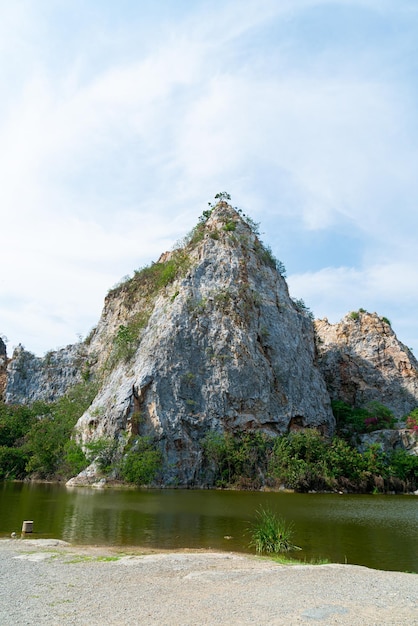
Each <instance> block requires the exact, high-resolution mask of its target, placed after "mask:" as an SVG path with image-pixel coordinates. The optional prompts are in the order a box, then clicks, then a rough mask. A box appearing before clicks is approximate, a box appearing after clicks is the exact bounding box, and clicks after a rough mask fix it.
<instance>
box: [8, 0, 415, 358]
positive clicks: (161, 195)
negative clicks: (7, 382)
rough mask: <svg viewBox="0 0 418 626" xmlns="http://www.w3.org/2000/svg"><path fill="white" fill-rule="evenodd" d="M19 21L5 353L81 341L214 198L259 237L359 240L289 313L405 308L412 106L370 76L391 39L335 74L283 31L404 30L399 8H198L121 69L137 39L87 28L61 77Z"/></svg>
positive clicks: (24, 15) (399, 85)
mask: <svg viewBox="0 0 418 626" xmlns="http://www.w3.org/2000/svg"><path fill="white" fill-rule="evenodd" d="M13 6H15V7H16V8H14V9H10V10H6V9H5V8H4V7H2V8H0V12H1V14H2V15H4V16H5V18H7V19H4V20H0V35H1V33H3V30H4V29H3V28H2V26H1V24H7V29H6V30H7V32H8V33H9V34H7V33H6V34H5V37H6V35H7V37H6V39H4V40H3V47H1V46H0V54H2V55H4V56H5V55H10V51H12V52H15V53H16V55H15V57H14V58H13V63H12V69H13V70H14V71H15V73H16V76H17V78H16V80H15V81H14V82H13V83H10V76H11V74H12V70H8V71H3V73H2V72H1V71H0V85H1V84H3V86H6V87H8V86H9V85H10V88H7V89H6V90H3V91H4V93H7V94H8V96H7V98H6V99H4V100H3V102H2V103H0V108H1V111H2V118H1V121H0V203H1V204H0V206H1V209H0V211H1V224H2V231H3V232H4V233H5V235H4V236H3V242H2V255H4V259H7V268H8V270H7V272H3V274H4V275H3V276H2V277H1V280H0V287H1V291H2V293H3V294H7V298H8V300H9V302H10V303H12V302H14V303H15V304H14V305H13V306H12V304H10V305H9V306H8V305H7V302H6V303H4V304H3V305H2V309H0V310H1V311H2V318H1V320H2V324H5V325H6V326H7V329H5V330H4V332H5V333H6V334H9V335H11V341H12V342H13V343H17V342H18V341H20V340H22V341H24V342H25V343H26V344H27V347H29V348H31V349H33V350H35V351H38V352H39V351H44V350H46V349H48V348H50V347H54V345H56V343H57V344H58V345H62V344H63V343H66V342H69V341H72V340H73V337H74V335H75V333H76V332H87V330H88V329H84V328H83V326H84V325H85V324H86V316H87V317H88V318H89V323H90V319H92V318H94V316H96V317H98V314H99V312H100V307H101V302H102V299H103V296H104V294H105V291H106V289H107V288H109V287H111V286H112V284H113V283H114V282H116V280H118V278H120V277H121V276H122V275H123V274H126V273H129V272H131V271H132V270H133V269H134V268H135V267H138V266H139V265H142V264H143V263H144V262H147V261H149V260H150V259H155V258H156V257H158V255H159V253H160V252H162V251H164V250H165V249H167V248H169V247H170V246H171V244H172V242H173V241H174V240H175V239H177V238H178V237H179V236H181V235H182V234H184V233H185V232H186V231H187V230H188V229H189V228H191V227H192V226H193V225H194V223H195V221H196V219H197V215H198V213H199V212H201V210H203V209H204V208H205V203H206V201H207V200H209V199H211V198H212V197H213V195H214V194H215V193H216V192H218V191H220V190H224V189H226V190H227V191H229V192H230V193H232V195H233V202H237V203H239V204H241V205H244V207H243V208H244V209H245V210H248V211H249V212H250V213H252V214H254V213H255V217H256V219H257V220H260V221H261V222H263V216H267V215H268V216H269V219H270V222H271V219H272V216H276V221H277V228H278V229H280V228H281V223H282V222H283V221H285V220H288V219H292V220H296V221H298V223H299V224H300V230H301V232H303V233H304V235H305V236H306V234H305V232H304V231H315V230H321V229H323V230H328V231H332V229H333V228H334V227H335V228H336V229H337V228H338V227H339V226H340V224H344V225H345V226H346V225H347V224H352V227H353V230H361V231H363V232H364V233H365V234H366V235H367V238H368V246H367V248H366V249H364V250H363V251H362V252H361V253H359V257H360V258H361V259H362V264H361V267H360V268H358V267H357V268H345V269H344V268H325V269H323V270H322V271H321V272H318V273H306V274H303V275H300V276H292V277H291V287H292V289H293V288H294V289H295V291H297V295H298V297H304V298H305V299H306V301H307V302H308V303H310V302H311V297H312V298H316V300H314V302H312V308H313V309H314V311H315V313H317V306H316V305H317V304H318V305H319V309H320V310H322V309H325V305H327V306H330V310H331V311H335V310H340V309H342V312H341V315H342V314H344V312H346V310H348V309H352V308H355V307H356V306H365V308H368V305H367V304H366V305H364V304H362V303H361V302H359V304H358V305H357V301H359V300H361V299H362V298H363V299H367V301H368V302H371V303H373V301H375V302H376V304H379V303H382V304H384V303H385V302H386V301H390V298H394V299H395V298H396V299H397V301H402V302H405V303H408V305H409V304H410V303H411V298H410V296H408V293H407V288H408V284H407V280H408V281H409V280H414V279H416V274H415V272H414V271H412V270H411V269H410V268H411V261H410V256H411V253H410V250H411V247H412V244H413V237H414V233H415V232H416V228H417V227H418V223H417V221H418V218H417V217H416V216H417V215H418V212H417V211H416V208H415V206H414V201H415V200H414V199H415V198H416V197H417V191H418V189H417V185H418V183H417V180H416V175H415V172H416V167H417V131H416V130H415V129H416V107H415V102H414V90H413V89H411V85H410V84H408V81H406V82H405V79H402V78H398V77H397V75H396V72H395V73H393V72H391V71H389V69H390V68H389V69H388V72H386V68H383V69H382V71H379V72H376V68H380V67H381V64H382V58H384V60H385V63H388V62H390V54H388V45H387V43H386V40H385V39H384V38H382V39H381V40H380V43H379V44H373V46H374V47H370V48H369V47H360V48H359V49H358V50H357V49H355V48H354V47H353V46H352V47H350V48H349V49H344V50H343V49H338V53H337V56H336V57H335V55H333V54H334V52H335V50H334V48H333V46H332V42H331V43H330V44H329V46H330V47H329V49H327V50H322V51H320V52H318V51H317V50H316V49H312V51H311V50H310V48H309V42H307V43H306V46H307V47H306V50H304V51H301V50H299V48H298V45H297V42H294V41H293V40H291V39H289V38H288V37H290V35H288V34H287V29H286V28H284V27H283V25H287V24H293V22H294V21H297V19H298V18H299V17H300V16H304V15H305V13H304V11H305V10H306V9H310V12H311V13H312V11H313V10H314V9H315V8H316V7H321V8H322V10H323V11H325V10H326V9H327V8H329V7H332V6H345V7H346V8H349V9H350V8H351V9H352V10H355V8H356V7H357V8H363V9H365V8H369V9H371V10H374V11H379V12H380V14H381V15H383V16H385V15H387V14H389V13H392V14H393V15H394V16H396V17H398V15H399V12H397V11H394V8H393V4H391V3H389V2H383V3H382V2H380V1H379V2H377V0H376V1H373V0H369V1H361V0H358V1H357V2H348V1H344V0H338V1H337V0H335V1H334V2H332V3H329V2H327V3H325V2H323V1H322V0H301V1H292V2H291V1H290V0H288V1H287V2H281V3H277V2H275V1H273V0H271V1H268V0H266V1H263V2H259V3H254V2H252V1H245V2H239V3H238V2H228V3H219V6H216V7H215V8H216V10H212V9H211V7H210V6H209V5H207V4H199V3H197V4H196V7H195V8H194V11H193V12H192V11H191V10H190V12H189V11H188V12H187V13H186V17H185V18H183V19H182V20H181V21H175V20H174V21H173V22H172V23H171V24H169V23H165V24H164V28H162V29H161V30H158V28H157V26H158V25H156V24H155V23H151V24H150V25H149V26H150V31H152V29H153V28H154V29H155V35H154V37H152V36H149V38H148V39H147V45H146V46H140V45H138V49H137V50H135V47H133V48H132V46H131V48H130V49H129V50H130V56H129V58H128V57H127V56H126V54H127V52H126V49H124V48H123V41H124V39H125V38H126V39H130V40H131V41H132V40H134V28H133V27H131V25H130V24H128V23H126V24H123V26H122V27H119V29H118V31H117V32H115V33H113V32H111V31H105V32H100V28H104V27H103V25H102V26H101V27H100V28H99V27H98V26H97V25H96V24H94V25H93V24H92V26H91V36H92V38H93V41H92V43H91V44H90V45H91V48H90V49H89V50H88V51H87V50H86V48H85V47H83V45H84V46H85V39H82V40H81V43H80V46H77V45H76V43H77V41H76V34H73V40H72V46H73V48H74V50H77V54H76V56H74V58H73V59H72V60H71V59H66V60H65V63H64V61H63V60H62V59H60V58H59V56H58V58H57V59H54V67H53V68H52V61H51V58H49V56H48V55H50V54H51V51H50V50H49V49H48V54H47V53H46V49H47V48H46V46H47V34H48V28H52V23H49V22H48V19H52V18H50V17H49V18H42V17H41V14H40V12H39V11H38V10H37V9H36V7H33V5H31V4H30V3H19V2H17V3H16V5H15V3H13ZM47 6H48V8H49V9H50V8H51V6H53V5H51V4H48V3H47ZM397 6H399V7H400V8H402V9H405V10H406V9H411V8H412V5H411V4H410V3H408V2H403V3H400V4H399V5H397ZM80 7H81V5H79V6H78V8H77V10H83V9H82V7H81V8H80ZM45 14H46V15H50V14H49V13H48V12H46V13H45ZM92 15H93V16H94V11H93V13H92ZM45 19H46V21H45ZM11 26H13V27H14V29H15V31H16V32H18V33H19V34H18V35H17V36H16V35H15V36H14V37H11V36H10V32H11V31H10V30H8V29H9V27H11ZM293 26H294V24H293ZM274 27H276V28H277V33H279V34H276V31H275V30H274ZM85 28H86V29H87V26H86V27H85ZM145 28H146V26H144V25H142V29H145ZM87 30H88V29H87ZM152 32H153V34H154V31H152ZM124 34H126V37H124ZM41 35H42V36H41ZM112 37H113V39H112ZM43 38H44V39H45V43H44V42H43ZM0 40H1V37H0ZM151 40H154V45H153V46H152V45H150V41H151ZM96 41H97V42H98V43H99V44H100V45H103V41H107V42H109V41H110V43H109V49H114V50H115V51H116V53H115V55H114V57H113V58H112V61H111V62H109V63H108V64H98V65H97V66H94V55H92V54H91V49H92V48H93V47H94V46H93V43H95V42H96ZM4 42H6V43H4ZM115 42H116V43H115ZM62 43H63V46H64V45H65V42H64V41H63V42H62ZM81 44H83V45H81ZM43 45H45V49H44V48H43ZM112 46H113V48H112ZM122 48H123V50H122ZM118 51H119V54H117V52H118ZM389 52H390V50H389ZM10 56H12V57H13V55H10ZM388 59H389V61H388ZM406 62H408V60H406ZM3 68H4V66H3ZM60 69H61V71H60ZM392 69H393V68H392ZM395 69H396V68H395ZM261 181H262V182H261ZM262 226H263V224H262ZM269 235H270V236H271V233H269ZM269 235H268V237H269ZM336 236H341V235H336ZM268 237H267V238H268ZM405 242H408V243H409V246H406V245H405ZM295 245H297V242H295ZM395 259H396V260H397V263H398V264H399V265H398V266H397V265H396V263H395ZM283 260H284V262H286V259H283ZM306 265H307V266H309V260H308V259H307V260H306ZM3 267H5V263H4V262H3ZM365 267H368V268H369V269H366V270H364V269H363V268H365ZM399 273H400V274H401V276H402V278H401V279H399ZM409 284H413V283H409ZM415 284H416V282H415ZM313 287H315V289H314V290H313ZM385 289H386V300H385ZM336 292H337V293H338V302H339V303H340V304H339V305H338V306H336V304H335V302H336V300H335V297H334V296H335V293H336ZM315 294H316V295H315ZM318 294H320V296H319V295H318ZM388 294H390V295H388ZM319 298H320V299H319ZM373 298H375V300H373ZM417 304H418V303H417ZM372 308H373V304H372ZM324 314H326V313H324ZM383 314H386V312H385V311H383ZM328 315H329V317H331V316H332V313H328ZM43 316H45V317H43ZM397 317H398V319H400V317H399V314H398V313H397ZM401 317H402V316H401ZM42 319H45V320H47V322H46V323H45V324H43V322H42ZM402 319H404V318H403V317H402ZM31 328H32V329H36V330H32V331H31V330H30V329H31ZM8 329H10V330H8ZM0 332H3V329H2V328H0ZM408 332H410V331H408ZM22 335H23V336H22ZM25 336H26V337H28V339H25ZM60 337H62V340H61V339H59V338H60Z"/></svg>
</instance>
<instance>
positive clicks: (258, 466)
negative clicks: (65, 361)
mask: <svg viewBox="0 0 418 626" xmlns="http://www.w3.org/2000/svg"><path fill="white" fill-rule="evenodd" d="M96 391H97V389H96V387H95V385H94V384H93V383H83V384H80V385H77V386H76V387H74V388H73V389H72V390H71V391H70V392H69V393H68V394H67V395H66V396H64V397H63V398H61V399H60V400H59V401H57V402H55V403H53V404H46V403H42V402H35V403H34V404H33V405H31V406H7V405H5V404H0V479H13V478H17V479H22V478H25V477H27V476H32V477H36V478H43V479H45V478H48V479H56V480H63V479H67V478H69V477H71V476H74V475H75V474H77V473H78V472H80V471H81V470H82V469H84V468H85V467H86V466H87V465H88V463H89V462H91V461H92V460H96V461H97V463H98V465H99V467H100V469H101V471H102V472H103V475H109V474H112V476H113V477H115V478H118V479H120V480H122V481H125V482H130V483H134V484H136V485H142V484H150V483H153V481H155V480H158V474H159V471H160V470H161V468H162V467H163V464H164V457H163V454H162V452H161V450H160V449H159V447H158V445H157V443H156V442H154V441H152V440H151V439H150V438H149V437H139V436H138V437H135V438H133V440H132V441H131V442H129V443H128V444H127V446H126V447H125V448H124V449H123V450H122V451H120V450H119V449H118V445H117V442H116V441H114V440H98V441H96V442H93V443H92V444H89V445H88V446H87V447H86V449H85V451H83V450H82V449H81V447H80V446H79V445H78V444H77V443H76V442H75V440H74V439H73V432H74V426H75V423H76V421H77V419H78V418H79V417H80V416H81V415H82V413H83V412H84V411H85V409H86V408H87V407H88V406H89V405H90V403H91V401H92V399H93V397H94V395H95V393H96ZM372 409H373V410H372ZM334 410H335V412H336V417H337V422H338V424H339V429H340V432H341V433H342V435H343V436H336V437H334V438H332V439H331V440H329V439H326V438H324V437H322V436H321V435H320V434H319V433H318V432H317V431H316V430H313V429H305V430H300V431H296V432H291V433H288V434H286V435H283V436H269V435H266V434H264V433H261V432H236V433H234V434H231V433H218V432H210V433H208V434H207V435H206V437H205V438H204V439H203V440H202V451H203V466H202V474H201V482H202V483H203V484H206V485H207V486H215V487H235V488H238V489H260V488H261V487H263V486H268V487H271V488H277V487H279V486H280V485H284V486H285V487H287V488H290V489H295V490H296V491H302V492H306V491H311V490H316V491H323V490H326V491H328V490H330V491H349V492H363V493H364V492H382V493H384V492H388V491H390V492H405V491H413V490H415V489H417V488H418V457H417V456H414V455H411V454H408V453H407V452H406V451H405V450H395V451H392V452H384V451H383V450H382V448H381V447H380V446H379V444H372V445H369V446H368V447H367V448H366V450H365V452H363V453H361V452H359V451H358V450H357V449H356V448H355V447H353V445H352V444H351V443H349V441H348V440H347V439H349V437H348V435H349V434H351V435H352V434H353V433H354V434H355V433H358V432H360V430H362V432H366V431H367V430H368V429H369V424H368V423H367V420H368V419H370V417H367V415H369V416H370V412H372V413H373V419H374V418H376V415H377V416H380V417H381V419H382V420H383V422H384V424H385V425H386V424H387V421H386V419H387V420H390V415H389V414H390V412H388V409H387V408H386V407H382V405H378V404H376V405H375V404H374V405H373V407H370V406H369V407H368V409H367V410H366V409H365V410H364V411H365V412H362V411H360V410H359V409H356V410H355V409H352V408H350V407H348V406H347V405H344V404H343V403H335V405H334ZM413 413H414V412H413ZM365 416H366V417H365ZM360 417H361V419H362V422H361V424H362V426H361V427H360V426H359V424H360ZM376 419H377V418H376ZM380 425H381V424H380V423H379V426H380ZM344 437H345V438H344Z"/></svg>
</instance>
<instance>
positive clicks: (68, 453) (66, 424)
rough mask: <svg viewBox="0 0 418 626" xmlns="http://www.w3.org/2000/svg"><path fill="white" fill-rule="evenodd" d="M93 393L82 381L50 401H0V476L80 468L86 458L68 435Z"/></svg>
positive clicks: (58, 474)
mask: <svg viewBox="0 0 418 626" xmlns="http://www.w3.org/2000/svg"><path fill="white" fill-rule="evenodd" d="M96 393H97V386H96V385H95V384H94V383H92V382H84V383H81V384H79V385H76V386H74V387H73V388H72V389H71V390H69V391H68V393H67V394H66V395H65V396H63V397H62V398H60V399H59V400H58V401H57V402H54V403H50V404H47V403H45V402H35V403H33V404H32V405H31V406H8V405H5V404H1V405H0V446H1V453H0V477H1V478H24V477H25V476H26V475H28V474H30V475H35V476H37V477H38V478H66V477H69V476H71V475H74V473H77V472H78V471H81V469H83V466H84V467H85V466H86V465H87V460H86V459H85V457H84V455H83V452H82V450H81V448H80V447H79V446H77V444H76V443H75V442H71V437H72V434H73V429H74V426H75V424H76V422H77V420H78V418H79V417H81V415H82V414H83V413H84V411H85V410H86V409H87V407H88V406H89V405H90V404H91V402H92V400H93V398H94V396H95V395H96ZM70 442H71V443H70ZM23 463H24V465H23Z"/></svg>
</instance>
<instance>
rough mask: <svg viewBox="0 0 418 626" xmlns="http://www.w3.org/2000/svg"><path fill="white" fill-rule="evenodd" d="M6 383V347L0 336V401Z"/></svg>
mask: <svg viewBox="0 0 418 626" xmlns="http://www.w3.org/2000/svg"><path fill="white" fill-rule="evenodd" d="M6 383H7V348H6V344H5V343H4V341H3V339H2V338H1V337H0V401H1V400H2V399H3V396H4V390H5V388H6Z"/></svg>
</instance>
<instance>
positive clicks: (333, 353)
mask: <svg viewBox="0 0 418 626" xmlns="http://www.w3.org/2000/svg"><path fill="white" fill-rule="evenodd" d="M315 331H316V335H317V349H318V354H319V367H320V369H321V371H322V373H323V375H324V378H325V380H326V383H327V387H328V391H329V393H330V395H331V398H332V399H333V400H343V401H344V402H347V403H348V404H350V405H353V406H359V407H360V406H364V405H366V404H367V403H368V402H370V401H375V400H377V401H378V402H381V403H382V404H384V405H386V406H388V407H389V408H390V409H391V410H392V411H393V412H394V414H395V416H396V417H397V418H398V419H401V418H402V417H403V416H404V415H405V414H406V413H408V411H410V410H412V409H413V408H415V407H416V406H418V361H417V360H416V359H415V357H414V355H413V354H412V352H411V351H410V350H409V348H407V347H406V346H405V345H404V344H403V343H401V342H400V341H399V340H398V339H397V337H396V335H395V333H394V331H393V330H392V328H391V325H390V322H389V320H388V319H387V318H385V317H380V316H378V315H377V314H376V313H368V312H367V311H364V310H362V309H360V310H359V311H352V312H351V313H348V314H347V315H346V316H345V317H344V318H343V319H342V320H341V321H340V322H339V323H337V324H330V323H329V322H328V320H327V319H323V320H316V321H315Z"/></svg>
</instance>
